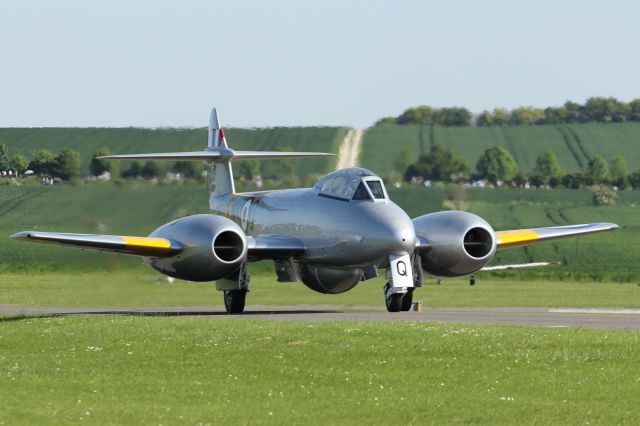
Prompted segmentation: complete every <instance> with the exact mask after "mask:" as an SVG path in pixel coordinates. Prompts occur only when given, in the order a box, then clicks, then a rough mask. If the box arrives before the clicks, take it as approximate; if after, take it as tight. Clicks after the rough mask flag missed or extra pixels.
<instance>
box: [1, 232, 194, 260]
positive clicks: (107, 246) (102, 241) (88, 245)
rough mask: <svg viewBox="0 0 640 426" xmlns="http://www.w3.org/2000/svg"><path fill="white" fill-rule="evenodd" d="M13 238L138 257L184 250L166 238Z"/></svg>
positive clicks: (26, 235) (49, 234) (58, 235)
mask: <svg viewBox="0 0 640 426" xmlns="http://www.w3.org/2000/svg"><path fill="white" fill-rule="evenodd" d="M11 237H12V238H15V239H17V240H23V241H30V242H34V243H43V244H54V245H61V246H67V247H75V248H80V249H85V250H97V251H111V252H115V253H122V254H131V255H136V256H151V257H166V256H173V255H176V254H178V253H180V252H181V251H182V250H183V247H182V246H181V245H180V244H179V243H177V242H176V241H172V240H169V239H166V238H150V237H129V236H118V235H98V234H67V233H61V232H32V231H25V232H18V233H17V234H13V235H12V236H11Z"/></svg>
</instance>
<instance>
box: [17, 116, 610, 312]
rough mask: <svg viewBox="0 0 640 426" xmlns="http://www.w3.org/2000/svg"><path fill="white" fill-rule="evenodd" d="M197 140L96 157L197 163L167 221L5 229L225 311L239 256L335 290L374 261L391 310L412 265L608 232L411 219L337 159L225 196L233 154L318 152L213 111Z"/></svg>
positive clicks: (408, 298)
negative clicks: (181, 202)
mask: <svg viewBox="0 0 640 426" xmlns="http://www.w3.org/2000/svg"><path fill="white" fill-rule="evenodd" d="M208 139H209V140H208V147H207V148H206V149H205V150H203V151H196V152H172V153H162V154H128V155H111V156H105V157H101V158H103V159H127V160H138V159H149V160H170V161H204V162H205V163H206V164H207V165H208V177H209V194H210V195H209V206H210V211H211V212H210V213H209V214H198V215H193V216H186V217H183V218H181V219H177V220H174V221H173V222H170V223H167V224H166V225H163V226H161V227H160V228H158V229H156V230H155V231H153V232H152V233H151V234H150V235H149V236H148V237H129V236H115V235H95V234H67V233H55V232H39V231H24V232H19V233H17V234H15V235H13V238H16V239H19V240H25V241H33V242H40V243H50V244H59V245H63V246H71V247H77V248H81V249H90V250H99V251H111V252H117V253H124V254H129V255H135V256H141V257H142V258H143V259H144V261H145V262H146V263H147V264H149V265H150V266H151V267H152V268H153V269H155V270H157V271H159V272H161V273H163V274H166V275H169V276H171V277H175V278H180V279H184V280H189V281H215V282H216V287H217V289H218V290H220V291H222V292H224V305H225V308H226V311H227V312H228V313H232V314H233V313H241V312H243V310H244V306H245V298H246V294H247V291H248V290H249V274H248V270H247V264H248V263H249V262H252V261H257V260H264V259H270V260H273V261H274V264H275V273H276V276H277V280H278V281H280V282H292V281H298V280H300V281H302V282H303V283H304V284H305V285H306V286H307V287H309V288H310V289H311V290H314V291H317V292H320V293H331V294H337V293H343V292H345V291H349V290H351V289H352V288H354V287H355V286H356V285H357V284H358V283H360V282H361V281H366V280H369V279H372V278H374V277H377V276H378V271H379V270H380V269H384V270H385V275H386V285H385V286H384V297H385V302H386V307H387V310H388V311H390V312H397V311H406V310H409V309H410V308H411V304H412V297H413V291H414V289H415V288H417V287H421V286H422V279H423V272H426V273H428V274H431V275H434V276H437V277H456V276H463V275H471V274H473V273H475V272H477V271H479V270H481V269H483V268H484V267H485V265H486V264H487V263H488V262H489V261H490V260H491V258H492V257H493V255H494V254H495V252H496V250H501V249H505V248H509V247H516V246H522V245H527V244H533V243H539V242H543V241H548V240H552V239H557V238H565V237H573V236H578V235H583V234H590V233H594V232H601V231H609V230H612V229H615V228H617V227H618V226H617V225H615V224H613V223H592V224H583V225H571V226H554V227H547V228H533V229H519V230H510V231H498V232H496V231H494V230H493V228H492V227H491V225H489V224H488V223H487V222H486V221H485V220H484V219H482V218H481V217H479V216H477V215H475V214H472V213H468V212H463V211H442V212H436V213H430V214H425V215H423V216H419V217H416V218H414V219H411V218H410V217H409V216H407V214H406V213H405V212H404V211H403V210H402V209H401V208H400V207H399V206H397V205H396V204H395V203H393V202H392V201H391V200H390V199H389V196H388V194H387V191H386V189H385V186H384V184H383V181H382V179H381V178H380V177H378V176H376V175H375V174H374V173H372V172H370V171H369V170H366V169H362V168H356V167H352V168H346V169H341V170H336V171H334V172H332V173H329V174H328V175H326V176H324V177H322V178H321V179H320V180H319V181H318V182H317V183H316V184H315V185H314V186H313V188H302V189H285V190H277V191H264V192H249V193H236V191H235V187H234V182H233V174H232V170H231V163H232V162H233V161H236V160H243V159H277V158H291V157H317V156H327V155H332V154H327V153H318V152H264V151H235V150H233V149H231V148H229V147H228V145H227V141H226V138H225V135H224V131H223V129H222V128H221V127H220V122H219V120H218V115H217V113H216V110H215V109H213V111H212V112H211V117H210V123H209V136H208Z"/></svg>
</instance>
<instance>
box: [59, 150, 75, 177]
mask: <svg viewBox="0 0 640 426" xmlns="http://www.w3.org/2000/svg"><path fill="white" fill-rule="evenodd" d="M53 174H54V175H55V176H57V177H59V178H60V179H62V180H73V179H77V178H78V177H79V176H80V154H79V153H78V152H76V151H74V150H72V149H65V150H64V151H62V152H61V153H60V154H58V155H56V158H55V166H54V170H53Z"/></svg>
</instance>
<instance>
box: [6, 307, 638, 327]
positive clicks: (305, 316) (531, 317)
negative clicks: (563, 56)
mask: <svg viewBox="0 0 640 426" xmlns="http://www.w3.org/2000/svg"><path fill="white" fill-rule="evenodd" d="M0 314H8V315H27V316H39V315H45V316H46V315H162V316H182V315H202V316H209V317H211V318H223V317H227V314H226V313H225V312H224V311H223V310H222V309H221V308H191V307H187V308H181V307H170V308H165V307H162V308H149V307H145V308H51V307H19V306H12V305H0ZM235 317H237V318H266V319H276V320H296V321H421V322H441V323H470V324H512V325H526V326H539V327H584V328H605V329H606V328H610V329H633V330H640V309H600V308H583V309H575V308H552V309H549V308H517V307H499V308H429V307H426V308H423V311H422V312H398V313H388V312H386V311H381V310H379V308H374V307H367V306H360V307H336V306H335V305H322V306H312V305H300V306H258V305H250V306H248V307H247V311H246V312H245V313H244V314H242V315H236V316H235Z"/></svg>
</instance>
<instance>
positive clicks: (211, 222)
mask: <svg viewBox="0 0 640 426" xmlns="http://www.w3.org/2000/svg"><path fill="white" fill-rule="evenodd" d="M149 236H150V237H160V238H167V239H170V240H173V241H176V242H178V243H179V244H180V245H181V246H182V247H183V250H182V252H180V253H179V254H177V255H175V256H171V257H160V258H152V257H148V258H145V261H146V262H147V263H148V264H149V265H150V266H151V267H152V268H153V269H155V270H156V271H159V272H162V273H163V274H166V275H169V276H172V277H175V278H180V279H183V280H189V281H215V280H219V279H221V278H224V277H226V276H228V275H229V274H231V273H233V272H235V271H236V270H237V269H238V268H239V267H240V265H242V263H243V262H244V261H245V260H246V258H247V238H246V236H245V233H244V232H243V231H242V229H241V228H240V227H239V226H238V225H237V224H236V223H235V222H232V221H231V220H229V219H227V218H225V217H222V216H215V215H210V214H199V215H194V216H187V217H183V218H181V219H178V220H174V221H173V222H170V223H167V224H166V225H163V226H161V227H160V228H158V229H156V230H155V231H153V232H152V233H151V235H149Z"/></svg>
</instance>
